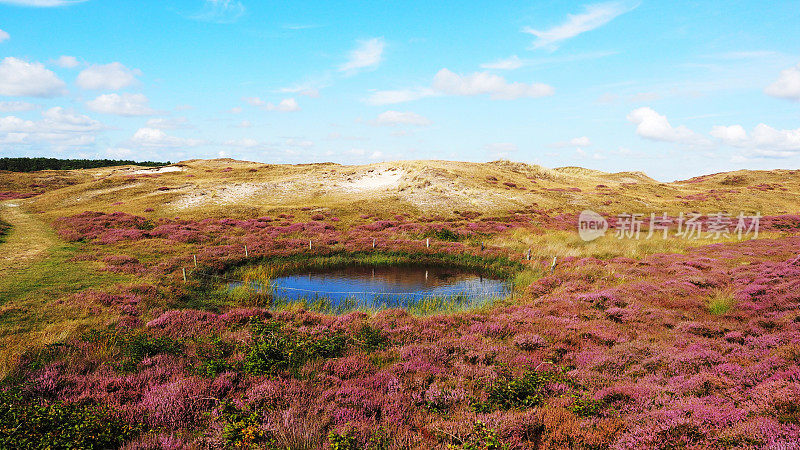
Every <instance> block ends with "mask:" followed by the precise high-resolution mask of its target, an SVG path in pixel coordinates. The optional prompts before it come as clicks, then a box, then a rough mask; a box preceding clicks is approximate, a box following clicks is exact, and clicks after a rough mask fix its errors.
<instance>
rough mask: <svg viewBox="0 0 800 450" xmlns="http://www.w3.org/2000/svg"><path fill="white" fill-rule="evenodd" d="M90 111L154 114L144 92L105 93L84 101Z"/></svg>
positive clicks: (119, 114)
mask: <svg viewBox="0 0 800 450" xmlns="http://www.w3.org/2000/svg"><path fill="white" fill-rule="evenodd" d="M86 107H87V108H89V109H91V110H92V111H96V112H99V113H103V114H114V115H117V116H149V115H151V114H155V111H154V110H153V109H151V108H150V106H149V100H148V99H147V97H145V95H144V94H129V93H127V92H126V93H124V94H122V95H119V94H105V95H101V96H99V97H97V98H96V99H94V100H90V101H88V102H86Z"/></svg>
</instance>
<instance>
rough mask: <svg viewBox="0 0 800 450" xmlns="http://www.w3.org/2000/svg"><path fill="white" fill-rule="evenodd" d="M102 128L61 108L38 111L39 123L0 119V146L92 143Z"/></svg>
mask: <svg viewBox="0 0 800 450" xmlns="http://www.w3.org/2000/svg"><path fill="white" fill-rule="evenodd" d="M104 128H105V127H104V126H103V124H101V123H100V122H98V121H96V120H94V119H92V118H90V117H88V116H85V115H81V114H77V113H75V112H72V111H68V110H66V109H64V108H61V107H55V108H50V109H48V110H46V111H44V112H42V116H41V119H40V120H35V121H34V120H25V119H20V118H19V117H15V116H6V117H0V143H4V144H8V145H15V144H19V145H30V144H49V145H54V146H57V147H64V146H83V145H89V144H92V143H93V142H94V141H95V137H96V135H97V133H98V132H99V131H101V130H103V129H104Z"/></svg>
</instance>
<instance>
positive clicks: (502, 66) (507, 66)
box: [481, 55, 525, 70]
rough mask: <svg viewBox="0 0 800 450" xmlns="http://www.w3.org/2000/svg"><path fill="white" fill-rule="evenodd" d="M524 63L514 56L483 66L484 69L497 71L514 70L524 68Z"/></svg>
mask: <svg viewBox="0 0 800 450" xmlns="http://www.w3.org/2000/svg"><path fill="white" fill-rule="evenodd" d="M523 65H525V64H524V62H523V61H522V60H521V59H519V57H518V56H517V55H512V56H511V57H509V58H506V59H498V60H497V61H493V62H489V63H484V64H481V68H482V69H495V70H513V69H519V68H520V67H522V66H523Z"/></svg>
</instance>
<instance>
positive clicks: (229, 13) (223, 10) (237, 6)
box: [189, 0, 246, 23]
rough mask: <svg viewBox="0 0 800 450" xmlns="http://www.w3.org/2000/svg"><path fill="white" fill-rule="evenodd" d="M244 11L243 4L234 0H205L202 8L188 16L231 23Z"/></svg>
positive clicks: (201, 19) (205, 20)
mask: <svg viewBox="0 0 800 450" xmlns="http://www.w3.org/2000/svg"><path fill="white" fill-rule="evenodd" d="M245 11H246V9H245V7H244V5H243V4H242V3H241V2H239V1H236V0H205V3H204V4H203V9H201V10H200V11H199V12H198V13H196V14H193V15H191V16H189V17H190V18H192V19H195V20H200V21H203V22H215V23H233V22H236V21H237V20H238V19H239V18H240V17H242V15H244V13H245Z"/></svg>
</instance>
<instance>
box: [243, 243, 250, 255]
mask: <svg viewBox="0 0 800 450" xmlns="http://www.w3.org/2000/svg"><path fill="white" fill-rule="evenodd" d="M248 256H250V255H248V254H247V246H246V245H245V246H244V257H245V258H247V257H248Z"/></svg>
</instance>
